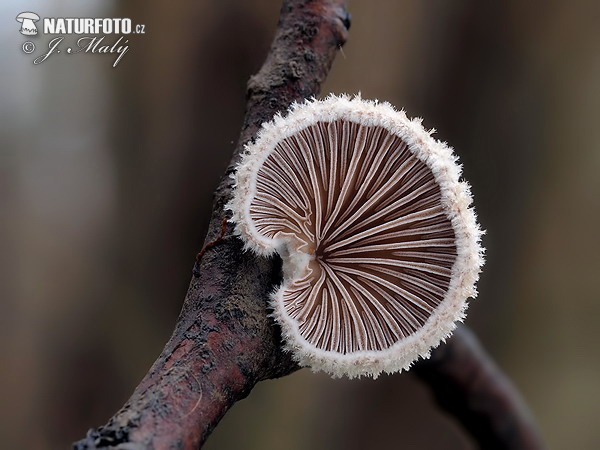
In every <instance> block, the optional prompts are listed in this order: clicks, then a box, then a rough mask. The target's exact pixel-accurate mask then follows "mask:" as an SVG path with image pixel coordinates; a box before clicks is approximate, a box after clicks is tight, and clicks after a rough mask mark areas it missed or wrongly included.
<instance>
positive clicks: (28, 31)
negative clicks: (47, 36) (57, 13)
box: [17, 12, 40, 36]
mask: <svg viewBox="0 0 600 450" xmlns="http://www.w3.org/2000/svg"><path fill="white" fill-rule="evenodd" d="M38 20H40V16H38V15H37V14H36V13H32V12H22V13H21V14H19V15H18V16H17V22H21V23H22V25H21V29H20V30H19V31H20V32H21V34H24V35H25V36H35V35H36V34H37V32H38V30H37V27H36V26H35V22H37V21H38Z"/></svg>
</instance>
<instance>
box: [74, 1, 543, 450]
mask: <svg viewBox="0 0 600 450" xmlns="http://www.w3.org/2000/svg"><path fill="white" fill-rule="evenodd" d="M349 26H350V16H349V15H348V13H347V12H346V8H345V1H344V0H284V1H283V6H282V9H281V16H280V20H279V23H278V26H277V31H276V35H275V38H274V41H273V43H272V45H271V49H270V51H269V54H268V56H267V59H266V61H265V63H264V65H263V66H262V68H261V70H260V72H259V73H258V74H257V75H255V76H253V77H252V78H251V79H250V81H249V83H248V94H247V107H246V116H245V119H244V124H243V127H242V131H241V135H240V138H239V141H238V144H237V147H236V150H235V152H234V155H233V158H232V161H231V165H230V167H229V168H228V170H227V171H226V173H225V176H224V178H223V180H222V181H221V183H220V185H219V187H218V188H217V191H216V193H215V199H214V204H213V213H212V218H211V221H210V225H209V232H208V235H207V237H206V243H205V246H204V249H203V250H202V251H201V252H200V254H199V258H198V261H197V262H196V265H195V266H194V277H193V278H192V281H191V283H190V287H189V290H188V293H187V295H186V298H185V301H184V304H183V308H182V311H181V313H180V315H179V318H178V320H177V324H176V326H175V330H174V332H173V335H172V336H171V338H170V340H169V342H168V343H167V345H166V346H165V348H164V350H163V352H162V353H161V355H160V356H159V357H158V359H157V360H156V362H155V363H154V365H153V366H152V368H151V369H150V371H149V372H148V374H147V375H146V376H145V378H144V379H143V380H142V382H141V383H140V385H139V386H138V387H137V388H136V390H135V391H134V393H133V395H132V396H131V398H130V399H129V400H128V401H127V403H126V404H125V405H124V406H123V407H122V408H121V410H119V411H118V412H117V413H116V414H115V415H114V416H113V417H112V418H111V419H110V420H109V422H108V423H107V424H106V425H105V426H103V427H100V428H98V429H95V430H90V431H89V432H88V434H87V436H86V437H85V438H84V439H83V440H81V441H79V442H77V443H76V444H75V446H74V447H75V448H76V449H79V450H83V449H99V448H107V447H111V448H120V449H129V450H131V449H142V448H185V449H192V448H198V447H199V446H201V445H202V444H203V443H204V441H205V440H206V438H207V437H208V435H209V434H210V433H211V431H212V430H213V429H214V427H215V426H216V425H217V424H218V422H219V420H220V419H221V418H222V417H223V415H224V414H225V413H226V412H227V410H228V409H229V408H230V407H231V406H232V405H233V404H234V403H235V402H236V401H238V400H241V399H243V398H244V397H246V396H247V395H248V393H249V392H250V391H251V390H252V388H253V387H254V385H255V384H256V383H257V382H258V381H261V380H266V379H270V378H276V377H280V376H284V375H287V374H289V373H291V372H293V371H295V370H296V369H297V368H298V367H297V366H296V364H295V363H294V362H293V361H292V360H291V358H290V355H289V354H287V353H284V352H282V350H281V345H280V334H279V329H278V327H277V326H275V324H274V323H273V321H272V319H270V318H269V317H268V314H269V311H268V310H267V299H268V296H269V293H270V292H271V291H272V289H273V287H274V286H275V285H276V284H278V283H279V282H280V281H281V273H280V272H281V261H280V259H279V258H271V259H266V258H258V257H256V256H254V255H252V254H251V253H243V252H242V243H241V241H240V240H239V239H237V238H236V237H234V236H233V235H232V233H231V231H232V230H231V229H225V233H223V226H222V224H223V223H224V220H225V219H226V218H227V217H226V213H225V211H224V205H225V204H226V203H227V201H228V200H229V198H230V195H231V187H232V186H231V179H230V175H231V174H232V173H233V167H234V165H235V163H236V162H237V161H238V158H239V155H240V152H241V151H242V150H243V147H244V144H245V143H246V142H248V141H249V140H250V139H252V138H253V136H255V134H256V132H257V131H258V129H259V127H260V125H261V124H262V123H263V122H265V121H268V120H270V119H271V118H272V117H273V115H274V114H275V113H277V112H278V111H285V110H286V109H287V108H288V107H289V105H290V104H291V103H292V102H293V101H296V100H302V99H305V98H308V97H311V96H314V95H317V94H318V93H319V89H320V85H321V83H322V82H323V81H324V79H325V77H326V76H327V73H328V72H329V69H330V67H331V64H332V62H333V59H334V57H335V54H336V52H337V50H338V49H339V48H340V47H341V46H342V45H343V44H344V42H345V40H346V37H347V33H348V28H349ZM465 336H467V335H466V334H465V333H464V332H463V333H458V334H457V335H455V336H454V337H453V338H452V340H451V341H450V342H449V343H448V344H446V345H445V346H442V347H440V348H439V349H438V350H436V351H435V352H434V356H433V357H432V359H431V360H430V361H429V362H426V363H425V362H423V363H420V364H419V365H418V373H419V374H420V376H421V377H422V378H423V379H424V380H425V381H426V382H428V383H430V384H432V386H433V387H434V391H435V392H437V393H438V397H439V398H440V399H441V403H442V404H443V405H447V404H448V403H449V402H447V401H446V399H449V398H452V401H453V403H452V405H453V406H452V407H448V406H447V409H448V410H449V411H450V412H452V413H454V414H456V415H457V416H459V417H462V418H463V423H464V424H465V425H466V426H467V428H468V429H469V430H470V431H471V432H472V433H473V435H474V436H480V437H481V439H480V440H481V442H496V441H497V439H499V436H500V435H502V433H505V432H506V430H505V428H506V427H503V426H502V423H503V422H502V421H501V420H500V421H496V420H495V418H496V412H495V411H496V410H495V406H494V405H496V403H488V404H487V406H488V407H486V408H483V409H482V408H477V407H473V405H472V404H471V400H472V399H486V401H487V400H489V401H490V402H491V401H493V402H495V401H496V400H498V401H499V403H498V404H499V405H501V413H502V414H501V415H500V416H498V417H500V418H502V417H505V416H507V415H510V414H511V412H515V415H514V417H513V420H512V422H511V423H512V425H513V427H512V428H511V430H517V431H518V432H515V435H516V436H522V435H526V434H527V433H525V431H526V429H527V426H529V422H525V421H524V419H523V417H522V415H521V414H520V413H519V412H518V408H517V406H518V405H517V404H518V402H515V401H512V400H514V398H515V393H514V391H511V390H510V389H506V383H505V384H504V385H502V386H501V387H502V388H498V387H497V386H495V385H494V384H493V381H494V380H496V379H500V380H503V378H502V376H501V375H498V373H497V369H496V368H495V366H493V365H490V364H489V360H487V359H486V358H485V356H482V355H483V354H482V353H481V352H479V353H478V352H477V351H473V347H472V346H471V347H469V345H466V344H465V342H464V341H465ZM469 339H471V340H472V338H469ZM465 360H466V361H468V362H469V365H468V370H469V371H472V373H480V372H481V373H483V374H485V376H486V377H487V378H486V380H487V381H488V382H486V383H485V384H483V385H481V386H480V389H476V385H475V384H473V382H472V379H470V378H469V376H468V373H463V372H462V370H463V369H462V368H461V367H462V366H461V364H462V361H465ZM465 370H466V369H465ZM442 386H443V387H448V388H451V392H452V393H451V394H447V393H444V392H443V391H442V390H441V387H442ZM507 392H508V394H510V395H508V394H507ZM505 395H508V397H506V398H510V399H512V400H511V401H504V402H503V401H502V399H503V398H504V399H505V397H504V396H505ZM472 407H473V408H472ZM471 409H473V411H477V413H476V414H475V416H477V417H479V418H480V419H481V421H480V422H478V421H477V420H473V421H471V420H469V417H471V416H472V415H473V414H471V416H470V415H469V412H470V411H471ZM484 419H485V420H484ZM483 422H485V423H486V424H489V425H490V426H486V427H484V428H482V429H481V430H480V429H479V428H477V427H478V426H479V424H480V423H483ZM515 424H516V425H515ZM521 431H523V433H521ZM511 432H512V431H511ZM530 434H531V433H530ZM531 435H535V433H533V434H531ZM534 441H535V439H534V440H532V441H531V442H534ZM534 443H535V442H534ZM506 448H508V447H506ZM511 448H531V449H533V448H541V447H539V446H538V447H535V445H531V446H529V447H525V446H522V447H511Z"/></svg>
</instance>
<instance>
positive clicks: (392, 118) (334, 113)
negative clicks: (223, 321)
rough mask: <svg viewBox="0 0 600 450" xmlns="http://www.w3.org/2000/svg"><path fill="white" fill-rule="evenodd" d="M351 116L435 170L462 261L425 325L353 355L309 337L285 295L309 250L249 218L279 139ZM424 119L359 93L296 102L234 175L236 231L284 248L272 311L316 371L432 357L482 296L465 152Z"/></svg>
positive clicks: (263, 133) (267, 250)
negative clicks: (263, 230)
mask: <svg viewBox="0 0 600 450" xmlns="http://www.w3.org/2000/svg"><path fill="white" fill-rule="evenodd" d="M337 120H342V121H349V122H354V123H357V124H360V125H362V126H380V127H382V128H384V129H385V130H387V131H388V132H389V133H390V134H392V135H395V136H397V137H398V138H400V139H401V140H402V141H404V143H406V144H407V147H408V149H409V151H410V152H411V153H412V154H413V155H414V156H416V157H417V158H418V159H419V160H420V161H421V162H423V163H424V164H425V165H426V166H427V167H428V168H429V169H430V170H431V172H432V174H433V177H434V179H435V182H436V183H437V185H438V186H439V188H440V194H441V204H442V208H443V211H444V213H445V214H446V217H447V218H448V219H449V220H450V222H451V224H452V228H453V230H454V233H455V244H456V253H457V256H456V259H455V262H454V264H453V267H452V270H451V278H450V282H449V286H448V289H447V292H446V294H445V296H444V298H443V300H442V301H441V302H440V303H439V304H438V305H437V306H436V307H435V310H434V312H433V313H432V314H431V315H430V316H429V318H428V319H427V321H426V322H425V324H424V325H423V326H422V327H421V328H419V329H418V330H417V331H415V332H414V333H413V334H411V335H409V336H407V337H404V338H403V339H401V340H399V341H398V342H396V343H395V344H393V345H392V346H390V347H388V348H385V349H382V350H377V351H374V350H363V351H353V352H350V353H340V352H334V351H327V350H323V349H320V348H318V347H316V346H315V345H313V344H311V343H310V342H308V341H307V340H306V339H305V338H304V337H303V336H302V335H301V333H300V331H299V325H298V323H297V322H296V321H295V320H294V319H292V318H291V317H290V316H289V315H288V313H287V312H286V310H285V308H284V306H283V294H284V292H285V291H286V289H287V288H288V287H289V285H290V284H291V283H292V282H293V281H294V280H296V279H297V278H298V277H299V276H300V275H301V274H303V273H305V272H306V270H307V266H308V263H309V256H308V255H307V254H306V253H304V252H300V251H294V249H293V248H291V247H290V245H288V241H287V240H285V239H281V238H277V237H276V238H274V239H271V238H268V237H266V236H264V235H262V234H260V233H259V232H258V231H257V229H256V227H255V226H254V224H253V221H252V219H251V217H250V205H251V202H252V199H253V198H254V196H255V194H256V178H257V174H258V171H259V169H260V168H261V167H262V165H263V164H264V163H265V161H266V159H267V158H268V156H269V155H270V154H271V152H272V151H273V150H274V148H275V147H276V145H277V144H278V143H279V142H281V141H282V140H284V139H286V138H288V137H290V136H292V135H295V134H296V133H298V132H299V131H301V130H303V129H305V128H307V127H309V126H311V125H315V124H317V123H319V122H324V123H328V122H333V121H337ZM433 131H434V130H430V131H427V130H425V129H424V128H423V126H422V124H421V119H413V120H410V119H409V118H408V117H407V116H406V114H405V112H404V111H398V110H396V109H395V108H394V107H393V106H392V105H390V104H389V103H387V102H385V103H380V102H378V101H370V100H363V99H362V98H361V97H360V95H357V96H354V97H351V96H347V95H342V96H335V95H330V96H328V97H327V98H326V99H324V100H316V99H311V100H307V101H305V102H303V103H294V104H292V106H291V107H290V109H289V110H288V112H287V114H286V115H282V114H277V115H276V116H275V117H274V118H273V119H272V121H270V122H268V123H264V124H263V125H262V128H261V129H260V131H259V132H258V134H257V137H256V139H255V140H254V142H250V143H248V144H247V145H246V146H245V152H244V153H243V155H242V158H241V160H240V162H239V164H238V165H237V167H236V172H235V173H234V174H233V175H232V176H233V178H234V180H235V184H234V193H233V198H232V200H231V201H230V202H229V203H228V204H227V209H229V210H230V211H231V213H232V217H231V222H233V223H234V224H235V232H236V234H237V235H239V236H240V237H241V239H242V240H243V241H244V244H245V249H246V250H251V251H254V252H255V253H257V254H259V255H262V256H270V255H273V254H274V253H277V254H279V255H280V256H281V257H282V259H283V282H282V284H281V285H280V286H279V287H278V289H276V290H275V292H273V293H272V294H271V299H270V304H271V307H272V308H273V317H274V318H275V320H276V321H277V323H279V325H280V326H281V328H282V332H283V336H284V338H285V344H284V346H285V349H286V350H288V351H290V352H291V353H292V356H293V358H294V359H295V360H296V361H297V362H298V363H299V364H300V365H301V366H308V367H311V368H312V370H313V371H325V372H327V373H329V374H331V375H332V376H333V377H341V376H348V377H349V378H354V377H359V376H364V375H367V376H372V377H373V378H376V377H377V376H378V375H379V374H381V373H382V372H387V373H393V372H399V371H402V370H407V369H409V367H410V366H411V365H412V364H413V362H415V361H416V360H417V359H419V357H422V358H428V357H429V356H430V352H431V350H432V349H433V348H435V347H437V346H438V345H439V344H440V343H441V342H442V341H445V340H446V339H447V338H448V337H449V336H450V335H451V334H452V331H453V330H454V329H455V328H456V323H457V322H459V321H463V320H464V318H465V312H466V308H467V306H468V304H467V301H466V300H467V298H469V297H473V298H474V297H476V295H477V290H476V288H475V284H476V282H477V280H478V278H479V273H480V270H481V267H482V266H483V263H484V258H483V253H484V249H483V248H482V246H481V245H480V240H481V236H482V234H483V232H482V230H481V229H480V227H479V225H478V223H477V220H476V216H475V212H474V210H473V208H472V207H471V203H472V197H471V193H470V187H469V185H468V184H467V183H466V182H465V181H461V180H460V176H461V166H460V165H459V164H458V163H457V161H458V158H457V157H456V155H454V154H453V152H452V149H451V148H450V147H448V146H447V145H446V143H444V142H441V141H439V140H436V139H434V138H433V137H432V133H433Z"/></svg>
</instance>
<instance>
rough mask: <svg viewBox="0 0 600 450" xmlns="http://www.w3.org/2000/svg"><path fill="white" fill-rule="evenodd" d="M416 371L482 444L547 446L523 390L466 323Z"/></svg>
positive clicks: (532, 449) (524, 448)
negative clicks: (510, 378) (517, 388)
mask: <svg viewBox="0 0 600 450" xmlns="http://www.w3.org/2000/svg"><path fill="white" fill-rule="evenodd" d="M411 372H413V373H415V374H416V375H417V376H418V377H419V378H421V380H423V381H424V382H425V383H427V384H428V385H429V386H430V387H431V389H432V391H433V394H434V396H435V398H436V399H437V401H438V404H439V405H440V406H441V407H442V408H443V409H445V410H446V411H447V412H448V413H450V414H451V415H452V416H454V417H456V418H457V419H458V420H459V421H460V422H461V423H462V425H463V426H464V427H465V428H466V429H467V431H468V432H469V433H470V434H471V436H473V438H474V439H475V440H476V441H477V443H478V444H479V446H480V448H484V449H514V450H516V449H520V450H538V449H543V448H545V446H544V444H543V442H542V440H541V437H540V435H539V433H538V431H537V429H536V427H535V424H534V423H533V420H532V418H531V415H530V413H529V411H528V409H527V407H526V406H525V404H524V403H523V401H522V399H521V398H520V396H519V394H518V393H517V391H516V390H515V388H514V387H513V386H512V384H511V383H510V381H509V380H508V379H507V378H506V376H505V375H504V374H503V373H502V371H501V370H500V369H499V368H498V366H497V365H496V364H495V363H494V361H492V359H491V358H490V357H489V356H488V355H487V354H486V352H485V351H484V350H483V348H482V347H481V345H480V344H479V342H478V341H477V338H476V337H475V335H474V334H473V333H472V332H471V331H469V330H468V329H467V328H466V327H464V326H459V327H458V328H457V329H456V330H455V332H454V334H453V335H452V337H451V338H450V340H449V341H448V342H447V343H446V344H445V345H440V346H439V347H438V348H436V349H435V350H434V351H433V352H432V354H431V358H430V359H428V360H424V361H420V362H419V363H417V364H416V365H415V367H413V368H412V369H411Z"/></svg>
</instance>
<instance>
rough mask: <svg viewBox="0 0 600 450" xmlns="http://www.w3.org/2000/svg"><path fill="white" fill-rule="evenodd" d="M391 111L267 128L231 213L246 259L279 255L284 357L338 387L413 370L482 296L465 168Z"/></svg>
mask: <svg viewBox="0 0 600 450" xmlns="http://www.w3.org/2000/svg"><path fill="white" fill-rule="evenodd" d="M431 133H432V131H426V130H425V129H424V128H423V127H422V125H421V121H420V119H417V120H409V119H408V118H407V116H406V114H405V113H404V112H403V111H397V110H395V109H394V108H393V107H392V106H391V105H390V104H389V103H379V102H377V101H365V100H362V99H361V98H360V96H356V97H353V98H351V97H348V96H341V97H336V96H333V95H331V96H329V97H328V98H326V99H325V100H314V99H313V100H310V101H307V102H305V103H303V104H294V105H292V107H291V108H290V111H289V112H288V113H287V115H286V116H285V117H284V116H282V115H280V114H278V115H276V116H275V118H274V119H273V120H272V121H271V122H269V123H265V124H263V126H262V128H261V130H260V131H259V133H258V136H257V138H256V140H255V141H254V142H253V143H250V144H248V145H247V146H246V151H245V153H244V154H243V155H242V159H241V161H240V163H239V164H238V166H237V170H236V173H235V174H234V175H233V177H234V179H235V186H234V194H233V198H232V200H231V201H230V202H229V204H228V208H229V210H231V212H232V219H231V220H232V222H234V223H235V229H236V233H237V234H238V235H239V236H240V237H241V238H242V240H243V241H244V243H245V248H246V249H251V250H253V251H255V252H256V253H258V254H260V255H271V254H273V253H278V254H279V255H280V256H281V258H282V260H283V282H282V284H281V286H279V288H278V289H277V290H276V291H275V292H274V293H273V294H272V295H271V306H272V308H273V311H274V312H273V316H274V318H275V319H276V321H277V322H278V323H279V324H280V325H281V329H282V332H283V337H284V340H285V344H284V345H285V348H286V349H287V350H289V351H291V352H292V354H293V357H294V359H295V360H296V361H297V362H298V363H299V364H300V365H302V366H310V367H311V368H312V369H313V370H315V371H319V370H323V371H326V372H328V373H329V374H331V375H333V376H334V377H338V376H342V375H346V376H349V377H351V378H352V377H356V376H361V375H370V376H373V377H377V376H378V375H379V374H380V373H381V372H388V373H392V372H397V371H401V370H403V369H404V370H407V369H408V368H409V367H410V365H411V364H412V363H413V362H414V361H415V360H416V359H418V358H419V357H423V358H427V357H429V354H430V350H431V349H432V348H433V347H436V346H437V345H438V344H439V343H440V342H441V341H442V340H445V339H446V338H447V337H449V336H450V334H451V333H452V331H453V330H454V328H455V327H456V322H457V321H462V320H463V319H464V317H465V310H466V307H467V303H466V299H467V298H468V297H475V296H476V289H475V283H476V281H477V279H478V277H479V272H480V269H481V266H482V265H483V249H482V247H481V246H480V237H481V234H482V232H481V230H480V228H479V225H478V224H477V221H476V217H475V213H474V211H473V209H472V208H471V207H470V205H471V201H472V200H471V195H470V188H469V186H468V184H467V183H466V182H464V181H460V180H459V177H460V173H461V169H460V166H459V165H458V164H457V157H456V156H455V155H454V154H453V153H452V150H451V149H450V148H449V147H448V146H447V145H446V144H445V143H443V142H440V141H438V140H435V139H434V138H433V137H432V136H431Z"/></svg>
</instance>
